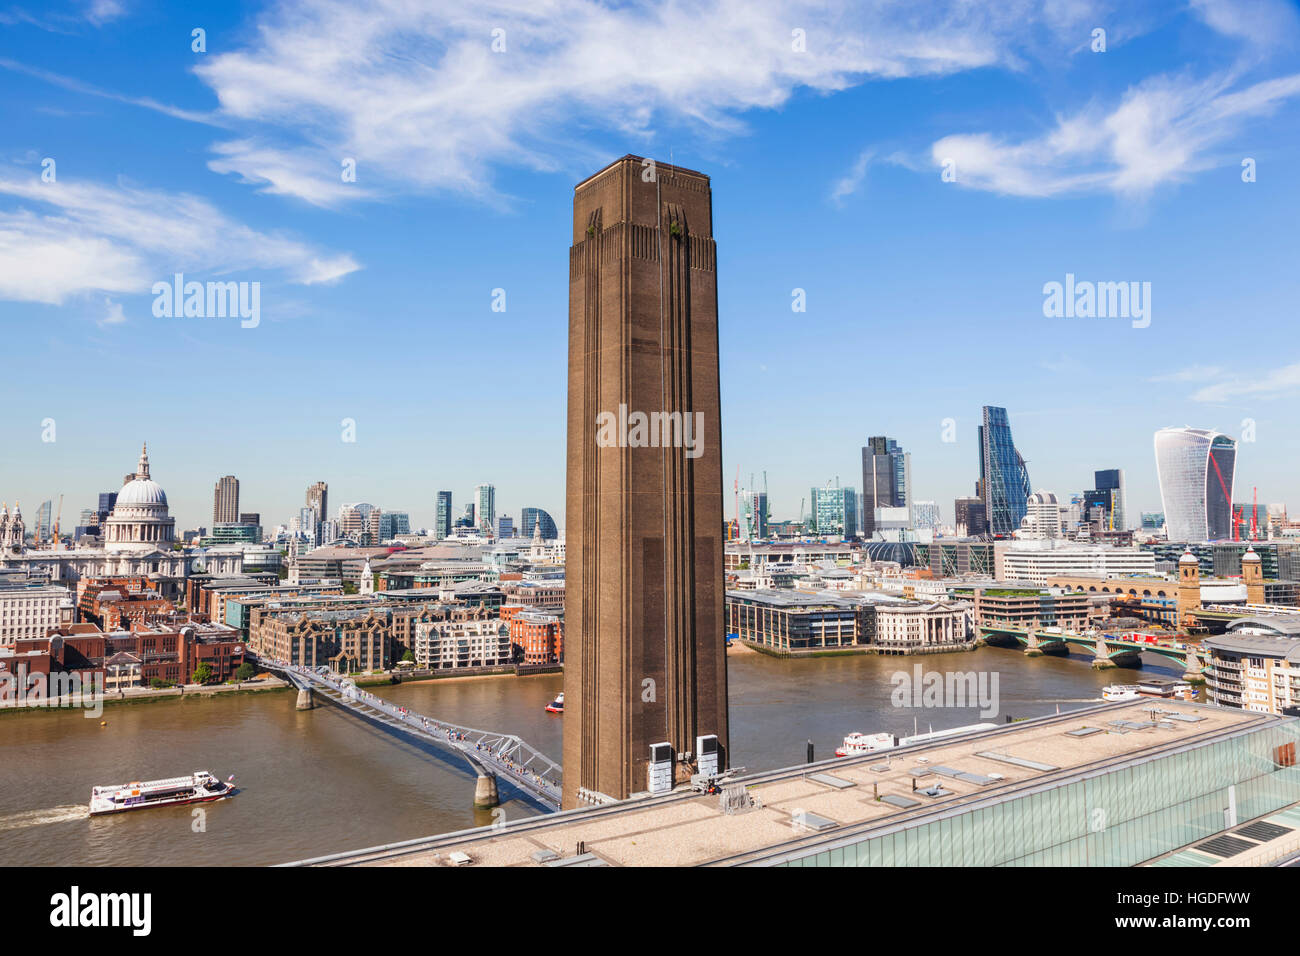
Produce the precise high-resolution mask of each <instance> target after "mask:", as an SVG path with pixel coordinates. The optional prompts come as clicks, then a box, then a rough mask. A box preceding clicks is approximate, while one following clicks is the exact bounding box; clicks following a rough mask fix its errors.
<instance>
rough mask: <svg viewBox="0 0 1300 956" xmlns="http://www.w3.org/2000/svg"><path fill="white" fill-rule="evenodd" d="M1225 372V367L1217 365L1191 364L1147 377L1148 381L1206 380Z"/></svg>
mask: <svg viewBox="0 0 1300 956" xmlns="http://www.w3.org/2000/svg"><path fill="white" fill-rule="evenodd" d="M1222 374H1223V369H1221V368H1219V367H1218V366H1217V365H1189V366H1187V368H1180V369H1178V370H1176V371H1173V372H1165V373H1163V374H1161V375H1152V376H1151V377H1150V378H1148V379H1147V381H1148V382H1204V381H1206V380H1207V379H1211V378H1218V377H1219V376H1220V375H1222Z"/></svg>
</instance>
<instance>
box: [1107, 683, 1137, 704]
mask: <svg viewBox="0 0 1300 956" xmlns="http://www.w3.org/2000/svg"><path fill="white" fill-rule="evenodd" d="M1141 696H1142V695H1141V694H1139V693H1138V689H1137V687H1135V686H1134V685H1132V684H1110V685H1109V686H1107V687H1103V688H1102V689H1101V699H1102V700H1111V701H1116V700H1137V699H1138V698H1139V697H1141Z"/></svg>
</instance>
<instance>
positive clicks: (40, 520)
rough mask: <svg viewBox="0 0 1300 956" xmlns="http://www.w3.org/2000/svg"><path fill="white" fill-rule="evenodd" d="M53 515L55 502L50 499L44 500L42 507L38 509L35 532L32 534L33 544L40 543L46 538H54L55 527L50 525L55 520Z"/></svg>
mask: <svg viewBox="0 0 1300 956" xmlns="http://www.w3.org/2000/svg"><path fill="white" fill-rule="evenodd" d="M53 515H54V502H53V501H49V500H46V501H42V502H41V504H40V507H38V508H37V509H36V525H35V529H34V531H35V533H34V534H33V536H32V543H33V544H40V543H41V542H42V541H43V540H45V539H46V538H49V539H51V540H53V538H54V534H53V532H54V529H53V527H52V526H51V525H50V522H51V521H52V520H53Z"/></svg>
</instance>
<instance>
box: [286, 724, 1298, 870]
mask: <svg viewBox="0 0 1300 956" xmlns="http://www.w3.org/2000/svg"><path fill="white" fill-rule="evenodd" d="M1153 717H1155V718H1156V719H1155V720H1153V719H1152V718H1153ZM1278 720H1279V718H1275V717H1270V716H1268V715H1262V714H1251V713H1247V712H1244V711H1237V710H1223V709H1219V708H1213V707H1207V706H1204V705H1200V704H1192V703H1184V702H1181V701H1167V700H1159V701H1155V700H1153V701H1146V702H1142V703H1112V704H1097V705H1093V706H1090V707H1084V708H1082V709H1079V710H1075V711H1071V712H1069V713H1066V714H1058V715H1053V716H1049V717H1043V718H1038V719H1035V720H1029V721H1024V722H1021V723H1015V724H1009V725H1005V726H1000V727H997V728H996V729H991V730H985V731H979V732H975V733H970V734H965V735H962V736H961V737H956V738H948V739H943V740H938V741H932V742H929V743H921V744H915V745H912V746H908V747H903V748H897V749H894V750H891V751H884V752H880V753H875V754H867V755H864V756H861V757H850V758H844V759H832V760H823V761H820V762H819V763H816V764H810V765H806V766H798V767H790V768H786V769H783V770H776V771H772V772H769V773H760V774H754V775H751V776H748V777H745V778H742V779H741V780H740V781H739V782H741V783H744V784H745V785H746V786H747V788H748V791H749V793H750V794H752V795H753V796H755V797H757V798H758V799H759V801H760V802H761V806H759V807H757V808H755V809H753V810H750V811H749V812H746V813H741V814H733V815H727V814H723V813H722V812H721V811H720V809H719V799H718V797H717V796H706V795H703V794H695V793H691V792H685V791H683V790H682V789H680V788H679V789H678V790H676V791H674V792H673V793H671V794H665V795H662V796H658V797H645V798H643V799H639V800H636V799H634V800H630V801H624V802H622V803H618V804H613V805H608V806H602V807H593V808H587V809H582V810H573V811H567V812H565V813H562V814H557V815H548V816H543V817H532V818H527V819H523V820H517V821H512V822H510V823H508V824H507V825H506V826H504V827H501V826H497V827H483V828H479V829H475V830H467V831H462V832H460V833H454V834H445V835H443V836H438V837H429V838H427V839H422V840H414V841H410V842H408V843H407V844H400V845H396V846H394V847H389V848H387V849H384V850H379V849H376V850H374V851H357V852H355V853H351V854H342V855H339V856H338V857H336V858H329V860H328V862H336V863H338V862H341V863H347V864H368V865H389V866H448V865H452V864H451V863H450V861H449V860H448V856H449V854H450V853H452V852H457V851H459V852H465V853H468V854H469V855H470V856H471V857H472V858H473V860H474V861H475V862H476V863H478V864H481V865H487V866H534V865H538V864H537V861H536V858H535V857H534V854H536V853H538V852H539V851H541V850H550V851H552V852H553V853H555V854H558V855H560V856H562V857H563V856H571V855H572V854H573V853H574V849H575V847H576V846H577V845H578V844H579V843H582V844H584V846H585V848H586V850H587V852H588V853H591V854H594V856H595V857H596V858H597V859H598V860H600V861H603V862H605V863H607V864H611V865H616V866H692V865H706V864H713V865H733V864H739V863H750V864H753V863H757V864H763V863H772V862H779V861H781V860H782V859H786V858H789V857H790V856H791V855H794V856H798V855H801V854H803V853H807V852H814V851H818V850H823V849H827V848H828V845H833V844H835V843H836V842H837V841H844V840H848V839H852V840H861V839H864V838H866V837H870V836H872V835H875V834H876V833H884V832H887V831H890V830H893V829H896V828H898V827H900V826H909V825H913V824H921V823H925V822H929V821H930V820H932V819H935V818H937V817H947V816H951V815H952V814H953V813H954V812H964V811H968V810H975V809H977V808H979V807H981V806H987V805H989V804H990V803H1000V802H1004V801H1007V800H1011V799H1015V798H1018V797H1021V796H1025V795H1027V793H1029V792H1032V791H1035V790H1038V789H1051V788H1054V787H1057V786H1061V785H1064V784H1067V783H1071V782H1074V781H1077V780H1080V779H1083V778H1084V777H1086V776H1089V775H1093V774H1096V773H1098V772H1104V771H1105V770H1108V769H1111V770H1114V769H1119V768H1120V767H1121V766H1123V765H1125V764H1127V763H1130V762H1134V761H1140V760H1143V759H1145V758H1149V757H1155V756H1158V755H1163V754H1165V753H1167V752H1169V751H1171V750H1176V749H1179V748H1181V747H1185V746H1188V745H1191V744H1195V743H1208V742H1213V741H1215V740H1218V739H1222V738H1224V737H1226V736H1228V735H1231V734H1233V733H1235V732H1238V731H1246V730H1252V729H1254V728H1256V727H1262V726H1263V725H1265V724H1268V723H1274V722H1277V721H1278ZM914 784H915V786H914ZM934 784H941V786H939V787H934V786H933V785H934ZM930 789H933V792H934V795H928V794H926V793H925V792H924V791H926V790H930ZM877 797H878V798H879V799H877ZM814 823H815V825H814ZM308 862H312V861H308ZM316 862H326V861H325V860H321V861H316Z"/></svg>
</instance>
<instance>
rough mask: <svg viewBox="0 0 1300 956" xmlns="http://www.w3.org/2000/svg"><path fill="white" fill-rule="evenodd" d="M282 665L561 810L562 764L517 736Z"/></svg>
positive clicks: (311, 684)
mask: <svg viewBox="0 0 1300 956" xmlns="http://www.w3.org/2000/svg"><path fill="white" fill-rule="evenodd" d="M279 666H280V667H282V668H283V669H284V670H285V671H286V672H287V673H289V674H290V675H291V678H292V677H293V676H294V675H296V676H297V678H299V679H296V680H294V683H299V682H300V680H301V681H303V682H305V684H306V685H307V686H314V685H324V686H325V687H326V688H329V689H331V690H333V691H335V692H336V693H337V694H338V695H339V698H340V700H341V702H350V703H352V704H355V705H357V706H364V707H369V708H371V709H373V710H376V711H379V712H380V713H382V714H384V715H385V716H387V717H390V718H392V719H393V720H396V721H398V722H400V723H401V724H403V725H404V726H405V727H407V728H409V729H411V730H414V731H416V732H419V733H422V734H424V735H425V736H428V737H432V738H434V739H435V740H438V741H439V742H440V743H441V742H444V741H445V743H446V745H447V746H450V747H451V748H453V749H455V750H458V751H460V752H461V753H463V754H465V755H466V756H467V757H469V758H471V759H473V760H476V761H478V762H479V763H482V764H484V765H486V766H488V767H490V768H491V769H493V770H495V771H497V772H499V773H501V774H502V775H503V776H505V777H507V778H509V779H511V780H513V781H515V782H516V783H519V784H520V785H522V786H523V787H524V788H525V789H527V790H529V791H531V792H533V793H534V794H536V795H537V796H539V797H541V798H542V799H543V800H545V801H546V802H547V803H550V804H553V805H555V806H558V805H559V801H560V781H561V779H562V772H561V768H560V765H559V764H558V763H556V762H555V761H554V760H552V759H551V758H549V757H547V756H546V755H545V754H543V753H542V752H541V751H539V750H537V749H536V748H534V747H533V746H532V745H530V744H528V743H527V742H526V741H524V740H522V739H520V738H519V737H517V736H515V735H514V734H502V733H496V732H494V731H490V730H479V729H477V728H474V727H466V726H463V725H460V724H453V723H449V722H448V721H444V720H438V719H436V718H433V717H426V716H424V715H423V714H416V713H412V712H411V711H409V710H407V709H406V708H405V707H399V706H397V705H396V704H393V703H391V702H389V701H386V700H384V699H383V698H382V697H379V696H377V695H375V694H372V693H370V692H369V691H365V690H362V689H361V688H359V687H358V686H357V685H356V684H355V683H354V682H352V681H350V680H342V679H334V678H333V677H332V676H326V675H324V674H320V673H317V672H315V671H312V670H309V669H307V668H303V667H299V666H297V665H293V664H287V665H279Z"/></svg>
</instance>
